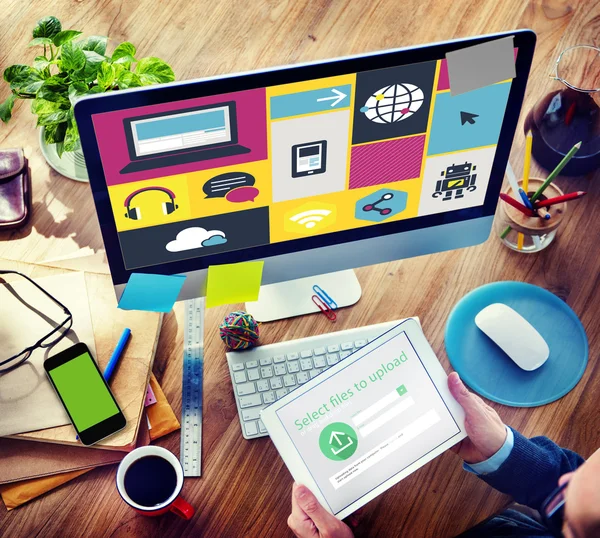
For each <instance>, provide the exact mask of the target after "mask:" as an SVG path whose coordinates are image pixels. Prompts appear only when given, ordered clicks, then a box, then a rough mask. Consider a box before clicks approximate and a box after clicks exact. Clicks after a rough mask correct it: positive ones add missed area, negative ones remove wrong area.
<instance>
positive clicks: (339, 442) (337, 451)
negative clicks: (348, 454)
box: [329, 431, 354, 456]
mask: <svg viewBox="0 0 600 538" xmlns="http://www.w3.org/2000/svg"><path fill="white" fill-rule="evenodd" d="M340 435H346V434H345V433H344V432H336V431H332V432H331V435H330V436H329V444H330V445H332V444H333V443H332V441H333V440H334V439H335V441H336V443H337V444H338V445H339V446H340V448H339V449H338V450H336V449H335V448H333V446H332V447H331V452H333V454H334V455H335V456H337V455H338V454H339V453H340V452H343V451H344V450H346V449H347V448H349V447H351V446H352V445H353V444H354V441H352V437H350V436H349V435H346V437H347V438H348V442H347V443H346V444H345V445H344V446H342V441H341V439H340V438H339V436H340Z"/></svg>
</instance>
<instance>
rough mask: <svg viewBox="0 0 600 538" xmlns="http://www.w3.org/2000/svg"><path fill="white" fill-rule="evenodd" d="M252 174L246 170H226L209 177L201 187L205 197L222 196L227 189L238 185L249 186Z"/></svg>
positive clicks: (254, 181) (252, 178) (252, 180)
mask: <svg viewBox="0 0 600 538" xmlns="http://www.w3.org/2000/svg"><path fill="white" fill-rule="evenodd" d="M254 183H256V180H255V179H254V176H253V175H252V174H248V173H246V172H227V173H225V174H219V175H218V176H215V177H212V178H210V179H209V180H208V181H207V182H206V183H205V184H204V185H203V187H202V190H203V191H204V194H206V197H207V198H223V197H224V196H225V195H226V194H227V193H228V192H229V191H232V190H233V189H237V188H239V187H251V186H252V185H254Z"/></svg>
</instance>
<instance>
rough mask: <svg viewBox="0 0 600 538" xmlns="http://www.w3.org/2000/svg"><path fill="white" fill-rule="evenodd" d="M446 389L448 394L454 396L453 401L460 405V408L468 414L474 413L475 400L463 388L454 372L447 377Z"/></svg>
mask: <svg viewBox="0 0 600 538" xmlns="http://www.w3.org/2000/svg"><path fill="white" fill-rule="evenodd" d="M448 388H449V389H450V393H451V394H452V396H454V399H455V400H456V401H457V402H458V403H459V404H460V406H461V407H462V408H463V409H464V410H465V412H466V413H467V414H468V413H469V411H475V410H476V406H477V400H476V399H475V398H474V397H473V395H472V394H471V393H470V392H469V390H468V389H467V387H465V385H464V383H463V382H462V380H461V378H460V377H459V376H458V374H457V373H456V372H452V373H451V374H450V375H449V376H448Z"/></svg>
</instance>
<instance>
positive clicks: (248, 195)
mask: <svg viewBox="0 0 600 538" xmlns="http://www.w3.org/2000/svg"><path fill="white" fill-rule="evenodd" d="M258 194H259V190H258V189H257V188H256V187H238V188H237V189H233V190H231V191H229V192H228V193H227V194H226V195H225V199H226V200H227V201H228V202H234V203H239V202H249V201H252V202H254V199H255V198H256V197H257V196H258Z"/></svg>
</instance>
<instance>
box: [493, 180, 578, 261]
mask: <svg viewBox="0 0 600 538" xmlns="http://www.w3.org/2000/svg"><path fill="white" fill-rule="evenodd" d="M518 183H519V187H522V186H523V181H519V182H518ZM542 183H544V180H543V179H540V178H530V179H529V184H528V187H527V188H528V191H529V192H528V193H527V194H528V197H530V198H531V196H532V195H533V193H534V192H535V191H536V190H537V189H538V188H539V187H540V186H541V185H542ZM505 192H506V194H508V195H509V196H511V197H512V198H514V199H515V200H518V201H520V196H519V194H518V193H514V192H513V191H512V188H511V187H510V186H509V187H508V189H506V191H505ZM562 195H563V191H561V190H560V189H559V188H558V187H557V186H556V185H554V184H553V183H551V184H550V185H549V186H548V187H547V188H546V190H545V191H544V194H542V195H541V196H540V197H539V201H543V200H546V199H548V198H554V197H555V196H562ZM547 210H548V213H549V214H550V215H551V217H550V219H549V220H545V219H543V218H540V217H537V216H536V217H528V216H527V215H525V214H523V213H521V212H520V211H519V210H518V209H515V208H514V207H512V206H510V205H508V204H507V203H506V202H503V201H500V212H499V215H498V218H497V219H496V231H497V232H498V234H499V235H500V240H501V241H502V242H503V243H504V244H505V245H506V246H507V247H508V248H510V249H512V250H516V251H517V252H522V253H524V254H532V253H534V252H539V251H540V250H544V249H545V248H546V247H547V246H548V245H550V243H552V241H554V238H555V237H556V231H557V229H558V227H559V226H560V223H561V222H562V221H563V218H564V216H565V212H566V210H567V202H561V203H559V204H555V205H553V206H550V207H548V208H547ZM508 226H510V228H511V229H510V232H509V233H508V234H507V235H506V236H504V237H502V235H504V234H503V233H502V232H503V231H504V230H505V229H506V228H507V227H508ZM519 236H521V237H519Z"/></svg>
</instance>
